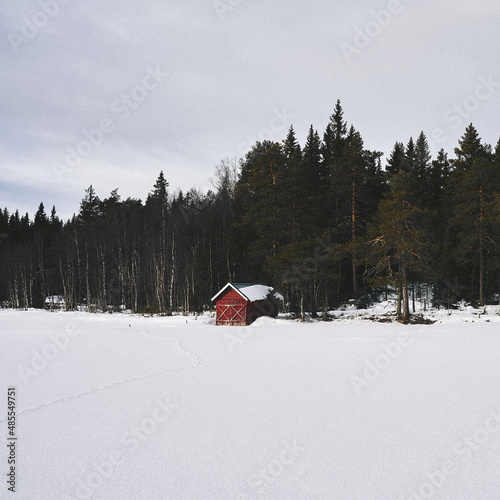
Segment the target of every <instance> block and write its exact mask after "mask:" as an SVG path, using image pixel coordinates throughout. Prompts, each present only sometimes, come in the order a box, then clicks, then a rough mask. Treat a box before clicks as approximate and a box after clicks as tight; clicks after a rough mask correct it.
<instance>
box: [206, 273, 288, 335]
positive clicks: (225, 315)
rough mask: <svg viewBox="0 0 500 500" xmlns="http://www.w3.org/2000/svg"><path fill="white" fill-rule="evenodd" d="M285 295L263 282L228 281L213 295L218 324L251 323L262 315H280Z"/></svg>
mask: <svg viewBox="0 0 500 500" xmlns="http://www.w3.org/2000/svg"><path fill="white" fill-rule="evenodd" d="M280 300H283V297H281V295H280V294H279V293H276V292H274V291H273V289H272V288H271V287H270V286H267V285H263V284H261V283H228V284H227V285H226V286H224V287H223V288H222V289H221V290H220V291H219V292H217V293H216V294H215V295H214V296H213V297H212V302H214V301H215V302H216V307H217V316H216V324H217V325H237V326H245V325H250V324H251V323H252V322H254V321H255V320H256V319H257V318H259V317H260V316H271V317H273V318H275V317H276V316H277V315H278V306H279V301H280Z"/></svg>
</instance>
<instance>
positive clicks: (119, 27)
mask: <svg viewBox="0 0 500 500" xmlns="http://www.w3.org/2000/svg"><path fill="white" fill-rule="evenodd" d="M51 1H52V3H53V2H55V1H56V0H51ZM222 1H224V0H222ZM233 4H236V3H235V2H233ZM59 5H60V8H59V10H58V12H57V15H54V16H52V17H50V19H49V16H48V17H47V19H48V21H47V23H46V25H45V26H43V27H41V28H39V29H38V30H37V32H36V35H35V36H33V37H32V38H30V39H28V40H27V42H26V43H23V45H22V46H20V47H18V48H19V51H18V53H16V52H15V51H14V50H13V48H12V46H11V43H10V41H9V34H12V33H14V34H22V28H23V26H24V25H25V24H26V22H27V21H26V20H28V22H30V21H33V20H34V16H36V15H37V12H39V11H41V9H42V8H41V6H40V4H39V3H36V2H29V3H27V2H18V3H7V4H6V5H5V6H4V11H5V12H4V13H3V16H2V17H3V18H2V24H1V26H0V36H1V39H2V40H3V50H2V51H0V64H1V65H2V68H3V70H2V77H3V78H2V85H1V86H0V102H1V103H2V112H1V114H0V133H1V135H0V137H1V139H0V162H2V169H1V170H0V186H1V189H2V193H3V196H2V203H3V204H7V203H8V207H9V209H10V210H14V209H15V208H16V207H21V206H23V207H31V208H29V210H30V212H31V213H34V211H35V210H36V208H37V206H38V203H39V202H40V201H44V203H45V204H46V206H52V204H56V206H57V207H58V210H60V212H61V214H64V216H65V217H68V216H70V215H71V214H72V213H73V212H75V211H77V210H78V206H79V202H80V199H81V198H82V197H83V193H84V189H85V188H86V187H88V185H90V184H93V185H94V187H95V188H96V190H97V191H98V194H99V195H100V196H103V197H104V196H106V195H107V193H108V192H109V190H111V189H113V188H115V187H118V188H119V189H120V192H121V194H122V196H126V195H128V196H135V197H140V198H145V196H146V195H147V192H148V191H149V190H150V188H151V186H152V185H153V184H154V181H155V179H156V177H157V175H158V172H159V170H161V169H163V170H164V172H165V175H166V176H167V178H168V180H169V182H170V186H171V188H172V189H175V188H176V187H179V188H182V189H183V190H187V189H189V188H190V187H192V186H198V187H202V188H207V187H208V186H209V178H210V177H211V176H212V173H213V170H214V166H215V165H216V164H217V163H219V161H220V160H221V159H223V158H225V157H233V156H237V155H239V154H240V153H241V151H240V149H239V146H240V145H241V144H242V143H245V142H247V141H248V140H249V138H252V137H255V136H257V134H258V133H259V131H261V130H262V129H263V128H265V127H267V126H268V124H269V121H270V120H271V119H272V116H273V110H274V109H282V108H283V107H286V108H287V109H288V110H289V112H290V113H291V114H293V115H294V117H295V118H294V120H293V125H294V127H295V129H296V131H297V133H298V136H299V139H300V141H301V142H302V143H304V141H305V137H306V134H307V129H308V127H309V125H310V124H311V123H312V124H313V125H314V127H315V128H317V129H318V131H319V132H320V134H322V132H323V130H324V128H325V126H326V124H327V122H328V118H329V116H330V115H331V113H332V112H333V109H334V106H335V102H336V100H337V99H338V98H340V99H341V100H342V104H343V106H344V110H345V118H346V119H347V121H348V122H349V123H352V124H354V125H355V127H356V128H357V129H359V130H360V132H361V134H362V136H363V139H364V141H365V145H366V147H369V148H372V149H378V150H382V151H384V152H385V153H386V155H388V154H389V153H390V150H391V149H392V146H393V145H394V143H395V142H396V141H404V142H406V141H407V140H408V138H409V136H410V135H413V136H414V137H415V136H416V135H418V133H419V132H420V130H424V131H425V132H426V133H427V134H428V135H430V134H431V132H432V130H433V129H435V128H436V127H439V126H441V125H442V121H443V113H445V112H446V110H447V109H448V108H449V106H452V105H453V104H454V103H455V102H457V101H458V102H460V101H461V100H463V99H464V98H465V97H466V96H467V95H468V93H470V92H471V91H473V90H474V85H475V84H476V82H477V79H478V78H479V77H480V76H484V77H488V75H489V74H494V73H495V71H496V68H498V67H499V64H498V63H499V58H500V56H499V55H498V51H497V46H498V35H497V29H496V28H497V25H498V18H499V15H500V7H499V5H498V4H497V3H496V2H493V1H486V2H482V3H481V4H480V5H473V4H471V3H470V2H465V0H463V1H458V2H457V1H454V2H451V1H443V2H438V3H436V2H430V1H423V2H420V3H415V2H409V1H408V0H401V5H402V6H403V11H402V13H401V14H400V15H398V16H397V17H394V19H393V20H392V21H391V23H390V24H389V25H388V26H387V27H386V28H384V29H383V30H381V32H380V34H379V35H377V36H376V37H374V38H373V39H371V40H370V44H369V46H368V47H367V48H366V49H364V50H363V51H361V53H360V54H358V55H356V57H353V61H352V64H347V62H346V59H345V57H344V55H343V53H342V50H341V43H342V42H343V41H347V42H349V41H351V40H352V39H353V37H354V34H355V30H356V28H357V27H361V28H362V27H363V26H365V25H366V23H367V22H369V21H370V20H373V13H372V12H373V11H376V12H379V11H381V10H383V9H386V8H387V6H388V2H387V0H384V1H377V2H373V1H368V0H362V1H359V2H356V3H353V2H349V1H347V0H342V1H339V2H317V3H313V4H304V3H303V2H298V1H297V0H294V1H291V2H290V1H288V2H285V1H284V0H278V1H276V2H266V1H264V0H257V1H254V2H249V1H245V0H243V1H242V2H240V3H239V4H238V5H236V6H235V7H234V8H232V9H231V10H228V11H227V12H226V14H225V15H224V18H223V19H221V18H220V16H219V15H218V13H217V11H216V9H215V7H214V4H213V2H210V1H209V2H205V3H201V4H200V2H195V1H186V2H182V3H181V2H173V1H166V2H163V1H160V0H150V1H148V2H143V3H138V2H132V1H120V2H119V1H117V0H110V1H108V2H105V3H102V2H97V1H95V0H93V1H88V2H72V1H69V2H62V1H61V3H60V4H59ZM157 66H158V67H160V68H161V70H162V71H164V72H168V73H169V75H170V76H169V78H168V81H167V80H166V81H165V82H162V84H161V85H159V86H158V88H156V89H154V90H152V91H150V92H149V93H148V95H147V97H146V98H145V99H144V100H143V101H141V102H140V103H139V105H138V106H137V107H136V108H134V109H130V114H129V116H127V119H123V120H120V119H119V117H118V113H115V112H114V111H113V103H114V102H116V100H121V99H122V96H123V95H127V94H130V93H131V92H132V91H133V89H134V88H135V87H137V86H138V85H140V84H141V82H142V81H143V78H144V76H145V75H146V73H147V71H148V68H150V67H152V68H155V67H157ZM496 76H497V78H499V79H500V74H498V75H496ZM499 97H500V92H499V95H495V94H494V95H492V97H491V99H489V100H488V102H486V103H484V106H483V107H482V108H480V109H478V110H477V111H475V112H474V113H473V114H472V116H471V120H470V121H472V122H473V123H475V124H476V126H477V128H478V129H479V132H480V134H481V135H482V137H483V139H484V140H485V141H487V142H496V140H497V139H498V135H499V131H498V128H497V127H498V126H497V121H496V117H497V116H498V112H499V110H500V109H499V108H500V100H499ZM102 119H110V120H113V123H114V124H115V130H114V131H113V133H110V134H107V135H106V137H105V139H104V140H103V141H102V143H101V144H100V145H99V146H98V147H96V148H95V149H94V150H93V152H92V154H90V155H88V157H86V158H85V159H84V161H82V162H81V164H80V165H79V166H78V168H77V169H75V171H74V172H73V173H72V175H70V176H69V177H67V178H65V180H64V182H63V183H62V185H60V186H54V183H53V180H52V179H51V176H50V175H49V174H50V172H51V171H52V170H53V165H54V163H55V162H61V161H64V157H65V155H66V154H67V148H68V147H72V148H74V147H76V145H77V144H78V143H79V141H81V140H82V137H83V135H82V134H83V133H84V132H85V131H88V130H89V129H93V128H95V127H98V126H99V123H100V121H101V120H102ZM464 128H465V126H464ZM462 133H463V131H461V130H460V131H455V130H453V131H450V133H449V134H448V135H449V138H448V140H447V141H446V143H444V144H443V145H442V146H443V147H445V149H447V150H448V151H449V152H450V153H452V149H453V146H454V145H456V141H457V140H458V138H459V136H460V135H461V134H462ZM285 135H286V132H284V133H283V137H280V138H276V140H279V139H282V138H284V137H285ZM439 146H441V145H439ZM434 152H436V151H434ZM76 193H80V194H79V195H77V194H76ZM6 194H8V196H6ZM38 198H41V199H38Z"/></svg>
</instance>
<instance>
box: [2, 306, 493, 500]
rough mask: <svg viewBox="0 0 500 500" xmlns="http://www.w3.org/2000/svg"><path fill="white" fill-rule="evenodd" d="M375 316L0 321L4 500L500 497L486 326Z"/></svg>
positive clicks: (462, 320)
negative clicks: (10, 438)
mask: <svg viewBox="0 0 500 500" xmlns="http://www.w3.org/2000/svg"><path fill="white" fill-rule="evenodd" d="M386 308H387V305H384V304H382V305H379V306H377V307H376V308H374V310H372V311H365V312H360V311H355V310H349V309H348V310H346V311H343V312H340V311H337V312H336V313H335V316H340V315H341V314H343V318H347V317H348V316H350V317H351V319H337V320H334V321H331V322H311V323H305V324H303V323H298V322H295V321H289V320H285V319H276V320H274V319H270V318H261V319H259V320H258V321H257V322H256V323H255V324H254V325H252V326H250V327H216V326H214V321H213V320H212V319H210V318H208V317H206V316H204V317H199V318H197V319H195V318H194V317H192V316H190V317H183V316H176V317H168V318H161V317H156V318H145V317H140V316H136V315H131V314H112V315H111V314H106V315H103V314H100V315H99V314H87V313H83V312H75V313H66V312H55V313H54V312H52V313H51V312H47V311H27V312H20V311H11V310H3V311H0V342H1V350H0V381H1V384H0V387H1V388H2V395H1V396H0V428H1V431H0V436H2V437H0V439H2V440H3V441H2V442H1V443H0V445H1V446H0V448H1V449H3V450H4V451H3V452H0V470H1V474H2V477H3V478H4V479H3V480H2V484H1V485H0V498H16V499H26V500H35V499H40V500H49V499H78V498H80V499H82V498H94V499H117V500H118V499H127V500H128V499H240V500H243V499H249V498H251V499H296V498H297V499H301V498H302V499H341V500H346V499H347V500H349V499H380V500H387V499H405V500H406V499H413V500H416V499H417V500H418V499H423V498H436V499H450V500H460V499H467V500H470V499H498V498H500V328H499V327H500V316H498V315H497V309H496V308H493V307H490V308H488V311H487V314H486V315H484V314H482V315H481V316H479V314H478V311H477V310H470V309H469V310H464V311H453V314H452V315H451V316H448V315H447V312H446V311H441V312H437V313H436V312H435V313H433V316H434V318H435V319H436V320H437V322H436V323H435V324H434V325H431V326H420V325H410V326H403V325H400V324H397V323H377V322H373V321H367V320H366V319H365V318H366V317H369V316H370V315H371V314H373V313H374V312H376V313H377V314H380V313H382V312H383V311H384V310H385V309H386ZM428 315H429V314H428ZM11 386H15V387H16V404H17V428H16V432H17V435H18V441H17V445H16V482H17V484H16V486H17V487H16V494H15V495H14V494H11V493H10V492H8V490H7V488H8V483H7V481H6V478H7V476H6V474H7V472H8V469H7V467H8V465H7V454H8V452H9V449H8V448H7V447H6V444H7V439H6V436H7V418H6V416H7V389H8V387H11ZM7 479H8V478H7Z"/></svg>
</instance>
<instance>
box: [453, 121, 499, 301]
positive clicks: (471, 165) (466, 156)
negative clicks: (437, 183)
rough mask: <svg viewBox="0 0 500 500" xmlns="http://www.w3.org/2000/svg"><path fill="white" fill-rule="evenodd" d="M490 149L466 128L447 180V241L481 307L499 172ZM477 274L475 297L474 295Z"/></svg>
mask: <svg viewBox="0 0 500 500" xmlns="http://www.w3.org/2000/svg"><path fill="white" fill-rule="evenodd" d="M490 151H491V148H489V147H488V146H484V145H482V144H481V139H480V137H479V134H478V133H477V130H476V129H475V128H474V127H473V125H472V124H471V125H469V126H468V127H467V129H466V131H465V134H464V135H463V136H462V138H461V139H460V141H459V147H457V148H455V153H456V155H457V159H456V160H455V161H454V162H453V165H454V167H455V170H454V172H453V173H452V175H451V177H450V184H451V188H452V190H453V216H452V218H451V220H450V233H449V237H450V240H451V243H452V256H453V258H454V260H455V262H456V265H457V268H460V267H461V268H462V269H463V268H464V265H465V266H468V268H469V271H468V272H469V276H470V283H471V293H470V300H474V299H475V298H477V300H478V302H479V305H481V306H482V305H484V304H485V298H486V297H485V290H486V268H487V253H488V250H489V248H490V246H492V245H494V244H496V241H495V240H496V236H495V231H494V224H493V222H492V221H493V219H494V215H493V214H494V202H495V198H494V196H495V192H496V191H497V190H498V188H499V171H498V169H497V168H496V167H495V163H494V156H493V155H492V154H491V152H490ZM474 269H477V270H476V273H477V295H476V293H475V291H474V289H475V286H476V285H474V283H475V282H476V280H475V277H474V274H475V273H474Z"/></svg>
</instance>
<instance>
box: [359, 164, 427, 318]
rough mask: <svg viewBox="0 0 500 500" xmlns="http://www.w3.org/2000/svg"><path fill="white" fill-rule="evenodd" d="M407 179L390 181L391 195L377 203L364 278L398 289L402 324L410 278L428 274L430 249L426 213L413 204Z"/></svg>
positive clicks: (403, 175) (399, 176) (397, 177)
mask: <svg viewBox="0 0 500 500" xmlns="http://www.w3.org/2000/svg"><path fill="white" fill-rule="evenodd" d="M410 177H411V176H410V174H409V173H407V172H400V173H399V174H397V175H395V176H394V177H393V178H392V179H391V182H390V191H389V193H387V195H386V197H385V199H384V200H382V201H381V202H380V204H379V207H378V209H377V213H376V214H375V218H374V220H373V221H372V223H371V224H370V226H369V230H368V235H367V242H368V247H369V254H368V259H369V264H370V267H369V269H368V271H367V275H368V276H369V277H370V280H371V282H372V284H374V285H375V286H377V285H380V284H386V285H387V284H390V285H393V286H395V287H397V289H398V316H399V319H400V320H401V321H402V322H403V323H407V322H408V320H409V318H410V308H409V300H408V288H409V285H410V275H411V273H415V272H417V273H424V272H425V271H426V270H427V267H428V262H429V248H430V243H429V239H428V235H427V233H426V230H425V225H426V224H425V216H426V213H425V212H424V211H422V210H421V209H419V208H417V207H416V206H415V205H414V204H413V203H412V198H413V194H412V192H411V179H410ZM400 301H401V302H400ZM401 303H402V306H401Z"/></svg>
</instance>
